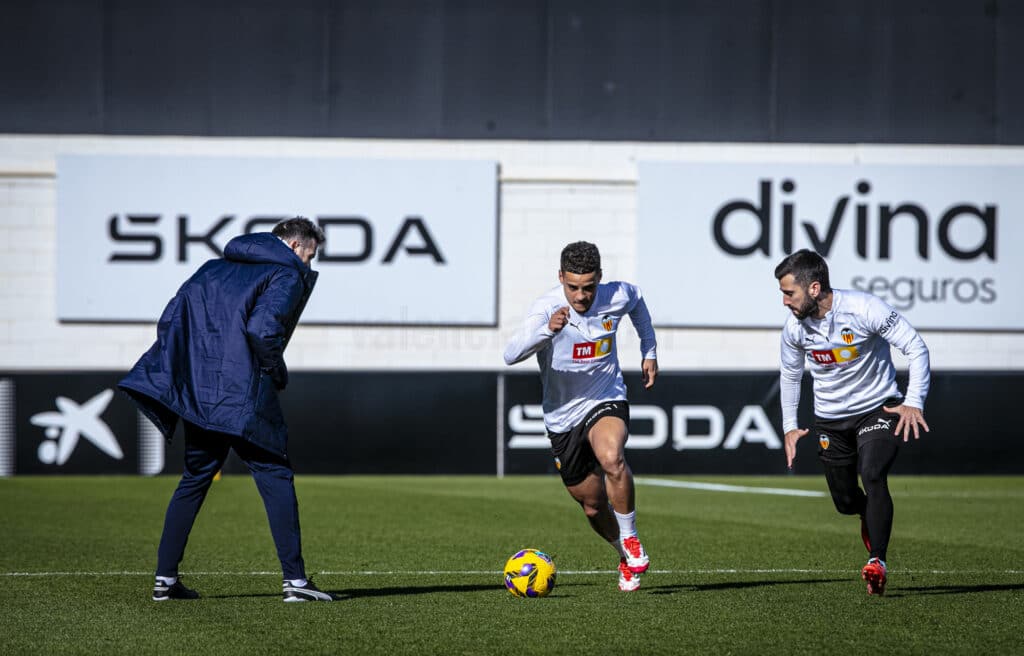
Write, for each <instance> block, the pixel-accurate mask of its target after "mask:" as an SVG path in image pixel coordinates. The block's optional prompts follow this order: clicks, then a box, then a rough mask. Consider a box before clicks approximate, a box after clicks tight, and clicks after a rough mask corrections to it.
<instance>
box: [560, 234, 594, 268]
mask: <svg viewBox="0 0 1024 656" xmlns="http://www.w3.org/2000/svg"><path fill="white" fill-rule="evenodd" d="M561 266H562V271H564V272H566V273H595V272H596V273H601V253H600V252H599V251H598V250H597V246H595V245H593V244H591V243H590V242H588V241H574V242H573V243H571V244H569V245H568V246H566V247H565V248H563V249H562V264H561Z"/></svg>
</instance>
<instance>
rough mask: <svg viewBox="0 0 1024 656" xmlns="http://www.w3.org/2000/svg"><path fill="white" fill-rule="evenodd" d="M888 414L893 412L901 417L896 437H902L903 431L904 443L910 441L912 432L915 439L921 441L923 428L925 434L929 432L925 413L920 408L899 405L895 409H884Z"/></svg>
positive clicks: (897, 424)
mask: <svg viewBox="0 0 1024 656" xmlns="http://www.w3.org/2000/svg"><path fill="white" fill-rule="evenodd" d="M883 409H884V410H885V411H886V412H891V413H893V414H897V415H899V416H900V418H899V421H897V422H896V437H899V436H900V431H903V441H904V442H909V441H910V431H914V439H915V440H917V439H920V437H921V432H920V430H921V428H923V429H924V432H926V433H927V432H929V428H928V424H927V423H926V422H925V420H924V413H923V412H921V409H920V408H915V407H914V406H911V405H906V404H903V405H898V406H896V407H895V408H883Z"/></svg>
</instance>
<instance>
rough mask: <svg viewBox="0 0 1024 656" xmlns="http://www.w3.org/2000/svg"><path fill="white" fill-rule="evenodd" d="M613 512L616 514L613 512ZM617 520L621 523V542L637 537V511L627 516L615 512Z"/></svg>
mask: <svg viewBox="0 0 1024 656" xmlns="http://www.w3.org/2000/svg"><path fill="white" fill-rule="evenodd" d="M612 512H615V511H614V510H612ZM615 520H616V521H617V522H619V540H624V539H625V538H628V537H629V536H631V535H636V511H635V510H634V511H633V512H631V513H627V514H625V515H623V514H621V513H617V512H615Z"/></svg>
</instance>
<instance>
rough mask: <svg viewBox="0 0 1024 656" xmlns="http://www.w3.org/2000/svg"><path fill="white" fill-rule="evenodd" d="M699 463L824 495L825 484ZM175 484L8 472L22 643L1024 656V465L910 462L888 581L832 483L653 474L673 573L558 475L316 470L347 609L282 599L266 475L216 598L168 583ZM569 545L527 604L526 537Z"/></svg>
mask: <svg viewBox="0 0 1024 656" xmlns="http://www.w3.org/2000/svg"><path fill="white" fill-rule="evenodd" d="M686 480H700V481H705V482H713V483H722V484H731V485H744V486H750V487H772V488H792V489H803V490H812V491H818V492H823V491H824V489H825V488H824V481H823V480H822V478H820V477H757V478H751V477H687V478H686ZM176 482H177V479H176V478H173V477H157V478H148V479H147V478H136V477H38V478H37V477H15V478H11V479H6V480H0V519H2V526H3V531H2V532H0V608H2V612H3V620H2V624H0V626H2V628H0V653H4V654H56V653H87V654H147V653H165V654H170V653H182V654H186V653H187V654H239V653H317V654H327V653H352V654H389V655H395V654H619V655H622V654H627V655H633V654H715V655H718V654H812V653H814V654H823V653H824V654H903V653H905V654H929V655H931V654H969V653H979V654H986V655H989V654H1019V653H1024V478H1021V477H955V478H954V477H894V478H893V479H892V480H891V481H890V484H891V488H892V490H893V496H894V498H895V503H896V523H895V530H894V534H893V539H892V542H891V545H890V550H889V565H890V579H889V589H888V592H887V595H886V596H885V597H881V598H879V597H868V596H867V595H866V594H865V587H864V584H863V583H862V582H861V581H860V579H859V571H860V567H861V566H862V565H863V563H864V561H865V559H866V554H865V552H864V547H863V545H862V544H861V542H860V535H859V522H858V521H857V519H856V518H849V517H842V516H840V515H838V514H837V513H835V511H834V510H833V508H832V503H831V501H830V500H829V499H828V498H827V497H823V496H819V497H795V496H778V495H766V494H755V493H750V492H742V493H738V492H724V491H707V490H697V489H677V488H669V487H656V486H652V485H650V484H638V486H637V497H638V511H639V512H638V515H639V528H640V534H641V537H642V538H643V541H644V544H645V546H646V547H647V549H648V551H649V552H650V554H651V558H652V567H651V571H650V572H648V573H647V574H645V575H644V577H643V587H642V588H641V589H640V591H638V592H634V593H621V592H619V591H618V590H617V588H616V580H617V574H616V573H615V572H614V567H615V565H616V564H617V560H616V558H615V556H614V554H613V552H612V550H611V548H610V547H608V546H607V545H605V544H603V543H602V542H601V540H600V539H599V538H597V536H596V535H594V534H593V533H592V532H591V531H590V528H589V527H588V526H587V523H586V520H585V519H584V517H583V514H582V512H580V510H579V509H578V507H577V506H576V505H575V504H574V503H573V502H572V500H571V499H570V498H569V496H568V495H567V494H566V493H565V491H564V490H563V489H562V487H561V484H560V482H559V481H558V480H557V478H555V477H541V476H537V477H525V476H524V477H519V476H516V477H509V478H505V479H497V478H488V477H441V476H437V477H362V476H351V477H349V476H345V477H314V476H301V475H300V476H299V477H298V478H297V479H296V486H297V489H298V494H299V503H300V511H301V518H302V529H303V539H304V545H303V546H304V553H305V558H306V566H307V570H308V572H309V573H310V575H311V576H312V577H313V578H314V579H315V580H316V582H317V583H318V585H320V587H321V588H323V589H327V590H331V591H333V592H336V593H338V594H340V595H341V596H342V597H343V599H342V600H341V601H339V602H337V603H309V604H285V603H282V602H281V595H280V584H281V582H280V571H279V569H278V565H277V560H276V557H275V555H274V549H273V544H272V542H271V540H270V534H269V529H268V528H267V524H266V518H265V515H264V513H263V506H262V504H261V503H260V501H259V497H258V494H257V492H256V489H255V486H254V485H253V483H252V481H251V479H249V478H248V477H247V476H242V475H232V476H227V477H225V478H224V479H223V480H221V481H219V482H217V483H215V484H214V487H213V489H212V490H211V492H210V496H209V497H208V498H207V502H206V506H205V507H204V509H203V512H202V513H201V514H200V516H199V520H198V521H197V523H196V526H195V529H194V531H193V533H192V537H191V540H190V543H189V548H188V551H187V552H186V556H185V561H184V562H183V563H182V573H183V577H184V580H185V582H186V583H187V584H189V585H190V586H192V587H195V588H196V589H197V590H199V591H200V593H201V594H202V595H203V598H202V599H200V600H198V601H194V602H180V601H171V602H164V603H159V604H157V603H154V602H152V601H150V599H149V596H150V592H151V586H152V570H153V567H154V565H155V552H156V545H157V541H158V539H159V534H160V529H161V524H162V521H163V511H164V509H165V508H166V504H167V501H168V499H169V498H170V494H171V492H172V490H173V489H174V486H175V485H176ZM523 547H535V548H538V549H542V550H544V551H546V552H548V553H549V554H552V555H553V556H554V557H555V562H556V563H557V565H558V567H559V578H558V584H557V586H556V587H555V590H554V592H553V593H552V595H551V596H550V597H547V598H544V599H517V598H514V597H512V596H511V595H510V594H508V593H507V592H506V591H505V590H504V589H503V587H502V577H501V574H500V571H501V568H502V566H503V564H504V562H505V559H506V558H508V556H510V555H511V554H512V553H514V552H515V551H516V550H518V549H520V548H523Z"/></svg>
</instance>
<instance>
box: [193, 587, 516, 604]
mask: <svg viewBox="0 0 1024 656" xmlns="http://www.w3.org/2000/svg"><path fill="white" fill-rule="evenodd" d="M478 590H499V591H500V590H501V586H499V585H424V586H395V587H390V588H346V589H344V590H327V589H325V590H324V592H330V593H331V594H332V595H334V596H335V597H337V598H338V601H343V600H345V599H356V598H359V597H390V596H405V595H415V594H433V593H437V592H476V591H478ZM280 596H281V593H280V592H278V593H271V592H256V593H251V594H223V595H216V594H214V595H203V597H205V598H207V599H256V598H259V597H280Z"/></svg>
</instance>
